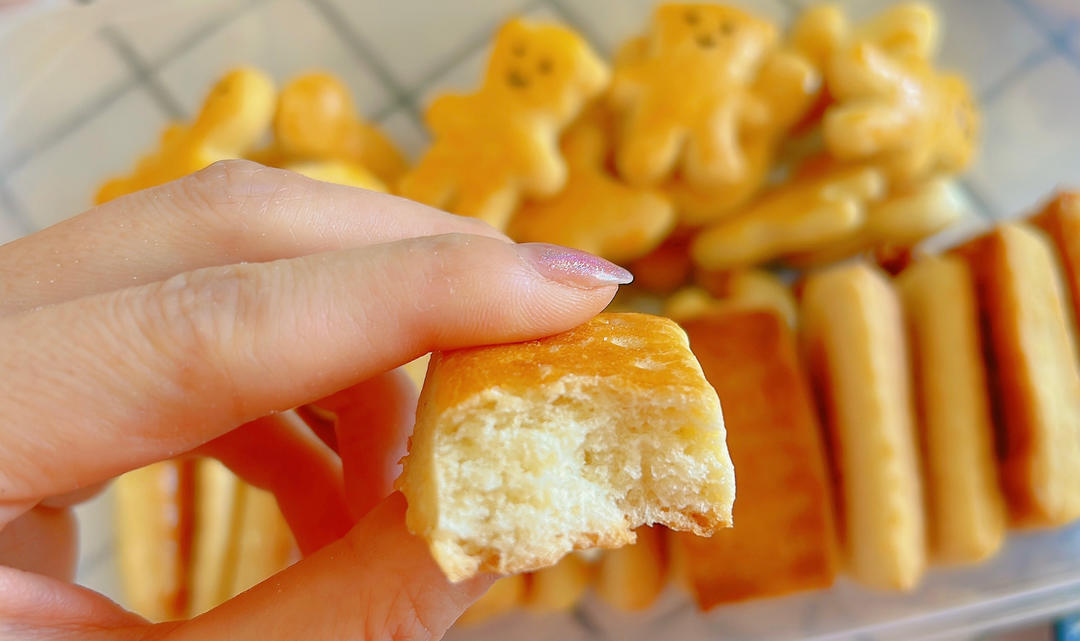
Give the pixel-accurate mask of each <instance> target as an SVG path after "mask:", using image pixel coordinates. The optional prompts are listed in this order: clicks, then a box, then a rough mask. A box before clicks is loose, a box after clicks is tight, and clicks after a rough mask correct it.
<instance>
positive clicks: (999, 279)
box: [957, 223, 1080, 527]
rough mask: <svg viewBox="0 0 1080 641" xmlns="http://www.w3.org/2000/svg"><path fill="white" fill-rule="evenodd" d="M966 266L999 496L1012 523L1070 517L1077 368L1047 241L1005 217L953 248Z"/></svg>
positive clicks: (1077, 511) (1075, 490)
mask: <svg viewBox="0 0 1080 641" xmlns="http://www.w3.org/2000/svg"><path fill="white" fill-rule="evenodd" d="M957 252H958V253H959V255H961V256H963V257H964V258H965V259H966V260H967V262H968V264H969V265H970V267H971V271H972V273H973V274H974V277H975V283H976V287H977V292H978V299H979V312H980V317H981V320H982V325H983V327H984V328H985V329H986V333H985V339H984V340H985V343H986V350H985V351H986V354H987V356H988V358H989V371H990V382H991V390H992V391H991V398H993V399H994V403H995V408H994V409H995V412H996V413H997V424H998V429H999V430H1000V431H1001V436H1000V437H999V442H998V458H999V463H1000V466H1001V467H1000V472H1001V479H1002V483H1003V488H1004V491H1005V498H1006V501H1007V502H1008V504H1009V511H1010V516H1011V518H1012V521H1013V523H1014V524H1015V525H1019V526H1028V527H1046V526H1056V525H1063V524H1065V523H1069V522H1070V521H1072V520H1074V519H1076V518H1078V517H1080V365H1078V362H1077V358H1078V357H1077V343H1076V336H1075V333H1074V330H1073V328H1072V325H1071V324H1070V322H1069V310H1068V307H1067V302H1066V296H1067V293H1066V286H1065V282H1064V279H1063V277H1062V274H1061V267H1060V264H1059V263H1058V261H1057V258H1056V256H1054V251H1053V247H1052V245H1051V244H1050V241H1049V239H1047V238H1046V237H1045V236H1044V235H1043V233H1042V232H1041V231H1039V230H1037V229H1036V228H1034V227H1031V226H1029V225H1027V224H1024V223H1006V224H1002V225H999V226H998V227H997V228H996V229H994V231H992V232H990V233H989V234H986V235H984V236H981V237H979V238H976V239H975V240H972V241H969V242H968V243H965V244H964V245H962V246H961V247H959V248H957Z"/></svg>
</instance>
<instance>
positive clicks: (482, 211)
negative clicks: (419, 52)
mask: <svg viewBox="0 0 1080 641" xmlns="http://www.w3.org/2000/svg"><path fill="white" fill-rule="evenodd" d="M607 82H608V71H607V68H606V67H605V65H604V63H603V62H602V61H601V60H600V58H599V57H597V55H596V54H595V53H594V52H593V51H592V50H591V49H590V48H589V45H588V44H587V43H586V42H585V40H584V39H582V38H581V37H580V36H579V35H578V34H576V33H574V32H573V31H571V30H569V29H567V28H566V27H562V26H559V25H554V24H537V23H530V22H526V21H523V20H516V19H515V20H511V21H509V22H508V23H506V24H505V25H504V26H503V27H502V28H501V29H500V30H499V33H498V34H497V35H496V37H495V43H494V49H493V51H492V54H491V59H490V61H489V62H488V68H487V72H486V75H485V77H484V81H483V85H482V86H481V87H480V89H479V90H477V91H476V92H475V93H472V94H468V95H460V94H451V95H445V96H441V97H439V98H438V99H436V100H435V101H434V102H433V103H432V104H431V106H430V107H429V108H428V110H427V113H426V114H425V115H426V121H427V125H428V128H429V129H430V130H431V134H432V138H433V141H432V144H431V147H430V148H429V149H428V150H427V152H426V153H425V154H424V156H423V157H422V158H421V159H420V162H419V163H418V164H417V165H416V167H415V168H414V169H413V170H412V171H411V172H409V173H407V174H406V175H405V177H404V178H403V179H402V181H401V183H400V189H399V191H400V193H401V194H402V195H403V196H405V197H406V198H411V199H413V200H417V201H420V202H422V203H426V204H428V205H432V206H435V207H439V208H443V209H447V210H449V211H452V212H454V213H457V214H461V215H466V216H475V217H477V218H481V219H483V220H485V221H487V222H488V223H490V224H492V225H493V226H495V227H497V228H504V227H505V226H506V223H507V222H508V220H509V218H510V216H511V214H512V213H513V212H514V210H515V209H517V206H518V204H519V202H520V201H521V199H522V198H523V197H528V198H544V197H550V196H554V195H555V194H557V193H558V192H559V190H561V189H562V188H563V186H564V185H565V184H566V174H567V171H566V166H565V164H564V163H563V160H562V157H561V156H560V154H559V147H558V142H559V134H560V133H561V132H562V130H563V129H564V128H565V127H566V126H567V125H568V124H569V123H570V122H571V121H572V120H573V119H574V118H575V117H576V116H577V115H578V114H579V113H580V112H581V109H582V107H583V106H584V105H585V103H586V102H587V101H588V100H590V99H592V98H593V97H595V96H596V95H598V94H599V93H600V92H601V91H602V90H603V89H604V87H605V86H606V85H607Z"/></svg>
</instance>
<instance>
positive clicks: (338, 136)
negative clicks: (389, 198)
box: [273, 71, 406, 185]
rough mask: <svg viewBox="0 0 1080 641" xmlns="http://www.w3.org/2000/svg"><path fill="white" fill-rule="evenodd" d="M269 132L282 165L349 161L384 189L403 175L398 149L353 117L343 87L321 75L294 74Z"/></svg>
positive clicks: (359, 119)
mask: <svg viewBox="0 0 1080 641" xmlns="http://www.w3.org/2000/svg"><path fill="white" fill-rule="evenodd" d="M273 130H274V145H273V147H274V151H275V152H276V153H278V154H280V155H281V156H282V157H283V158H284V159H287V160H286V161H285V162H305V161H312V160H327V159H336V160H343V161H348V162H349V163H352V164H354V165H359V166H360V167H363V168H365V169H367V170H368V171H370V172H371V173H373V174H374V175H375V176H376V177H377V178H378V179H379V180H380V181H381V182H382V183H385V184H388V185H392V184H395V183H396V182H397V181H398V180H399V179H400V178H401V176H402V174H404V173H405V169H406V162H405V157H404V156H403V155H402V153H401V151H399V150H398V148H397V147H396V146H395V145H394V143H393V142H391V141H390V139H389V138H387V137H386V135H385V134H383V133H382V132H381V131H379V130H378V129H376V128H375V127H374V126H373V125H371V124H369V123H368V122H365V121H364V120H362V119H361V118H359V117H358V116H357V110H356V105H355V104H354V103H353V100H352V96H351V95H350V94H349V89H348V87H346V86H345V84H344V83H342V82H341V80H339V79H338V78H336V77H335V76H333V75H331V74H329V73H326V72H320V71H316V72H311V73H306V74H304V75H302V76H298V77H296V78H294V79H293V80H291V81H290V82H289V83H288V84H286V85H285V86H284V87H283V88H282V89H281V93H280V94H279V95H278V101H277V109H276V111H275V112H274V123H273Z"/></svg>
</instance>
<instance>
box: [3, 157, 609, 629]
mask: <svg viewBox="0 0 1080 641" xmlns="http://www.w3.org/2000/svg"><path fill="white" fill-rule="evenodd" d="M567 252H569V250H566V251H565V252H560V251H558V250H553V249H551V248H550V247H547V246H533V245H515V244H513V243H511V242H510V241H509V240H508V239H507V238H506V237H504V236H502V235H501V234H499V233H498V232H496V231H494V230H492V229H491V228H489V227H487V226H486V225H484V224H482V223H480V222H478V221H476V220H473V219H467V218H459V217H456V216H451V215H449V214H445V213H442V212H438V211H435V210H432V209H429V208H426V207H423V206H421V205H417V204H415V203H411V202H408V201H405V200H402V199H399V198H395V197H392V196H385V195H381V194H375V193H369V192H365V191H361V190H356V189H351V188H347V187H339V186H334V185H328V184H324V183H318V182H314V181H311V180H307V179H304V178H302V177H299V176H297V175H294V174H290V173H288V172H283V171H279V170H275V169H269V168H265V167H262V166H259V165H255V164H252V163H248V162H243V161H228V162H223V163H218V164H215V165H213V166H211V167H209V168H207V169H205V170H203V171H201V172H199V173H197V174H195V175H192V176H189V177H187V178H183V179H181V180H179V181H176V182H174V183H170V184H167V185H164V186H162V187H158V188H155V189H151V190H147V191H145V192H140V193H136V194H132V195H130V196H127V197H124V198H120V199H118V200H115V201H112V202H110V203H107V204H105V205H102V206H100V207H97V208H95V209H93V210H90V211H89V212H87V213H85V214H83V215H81V216H78V217H76V218H73V219H71V220H68V221H66V222H63V223H61V224H59V225H56V226H55V227H52V228H49V229H46V230H45V231H42V232H40V233H38V234H35V235H33V236H30V237H27V238H23V239H20V240H17V241H15V242H12V243H10V244H8V245H4V246H2V247H0V389H2V390H3V395H2V396H0V563H2V564H3V565H4V566H6V567H0V637H5V638H6V637H7V636H8V635H16V636H18V637H19V638H22V639H53V638H56V637H57V636H62V637H63V638H85V639H95V640H97V639H125V640H127V639H145V638H154V639H161V638H167V639H181V638H192V639H217V638H220V639H226V638H227V639H241V640H242V639H257V640H259V641H266V640H268V639H274V638H283V639H286V638H287V639H294V638H309V639H339V638H340V639H344V638H349V639H356V638H365V639H384V638H385V639H389V638H394V639H397V638H409V639H435V638H439V637H440V636H441V635H442V634H443V632H445V630H446V629H447V628H448V627H449V626H450V625H451V624H452V623H453V621H454V620H455V619H456V618H457V616H458V615H460V613H461V612H462V611H463V610H464V609H465V607H467V606H468V604H469V603H470V602H472V601H473V600H474V599H476V598H477V597H478V596H479V595H480V594H481V593H482V592H483V591H484V590H485V589H486V587H487V586H488V585H489V583H490V581H491V579H490V578H489V577H481V578H478V579H474V580H472V581H466V582H463V583H461V584H456V585H451V584H450V583H448V582H447V581H446V579H445V578H444V577H443V575H442V573H441V572H440V570H439V569H438V567H437V566H436V565H435V564H434V562H433V561H432V560H431V557H430V555H429V554H428V551H427V548H426V546H425V545H424V544H423V543H422V542H421V541H419V540H417V539H415V538H413V537H412V536H410V535H409V534H408V533H407V532H406V530H405V527H404V510H405V505H404V500H403V499H402V498H401V496H400V495H398V494H393V493H392V489H391V483H392V481H393V478H394V476H396V474H397V471H398V465H397V460H398V459H399V458H400V456H401V455H402V454H403V452H404V448H405V439H406V437H407V435H408V433H409V431H410V430H411V428H412V420H411V416H412V412H413V411H414V408H415V394H416V391H415V389H413V387H412V385H411V384H410V383H409V382H408V381H407V380H406V379H404V378H403V377H401V376H399V375H397V373H396V372H394V371H391V370H392V368H394V367H396V366H398V365H401V364H403V363H405V362H408V361H409V360H411V359H413V358H415V357H417V356H419V355H421V354H424V353H426V352H428V351H431V350H442V349H450V348H456V347H464V346H469V345H480V344H489V343H496V342H505V341H515V340H526V339H531V338H537V337H541V336H544V335H547V334H552V333H555V332H559V331H562V330H566V329H569V328H571V327H573V326H575V325H577V324H580V323H582V322H584V321H586V320H588V319H589V318H590V317H592V316H593V315H595V314H596V313H598V312H600V311H601V310H602V309H603V308H604V306H605V305H606V304H607V303H608V302H609V300H610V299H611V297H612V296H613V295H614V293H615V285H616V284H617V283H618V282H624V280H625V279H624V276H627V274H626V273H625V272H623V271H622V270H619V268H617V267H615V266H614V265H611V264H609V263H606V262H604V261H600V260H599V259H595V258H593V257H589V256H586V255H580V254H579V255H575V254H573V253H567ZM388 371H389V373H386V372H388ZM309 403H314V404H316V405H319V406H321V407H324V408H325V409H327V410H329V411H332V412H334V413H336V414H337V416H338V418H339V420H338V421H337V423H336V438H335V439H333V440H336V450H337V451H336V452H335V451H334V450H332V449H330V448H328V447H324V446H322V444H321V442H319V441H318V440H317V439H313V438H310V436H311V435H310V434H304V433H300V431H299V430H303V429H304V428H297V427H295V425H294V424H292V423H288V422H286V421H279V420H278V419H276V418H275V417H274V413H275V412H278V411H280V410H286V409H289V408H292V407H296V406H299V405H302V404H309ZM237 426H240V427H237ZM187 452H197V453H200V454H206V455H212V456H216V457H218V458H219V459H221V460H222V461H223V462H224V463H225V464H226V465H229V466H230V467H232V468H233V470H234V471H236V472H237V473H238V474H240V475H241V476H242V477H244V478H245V479H246V480H247V481H248V482H250V483H252V484H254V485H257V486H260V487H264V488H267V489H269V490H271V491H272V492H274V493H275V495H276V496H277V499H278V502H279V504H280V505H281V508H282V511H283V513H284V514H285V517H286V519H287V520H288V522H289V524H290V526H291V527H292V529H293V531H294V534H295V535H296V538H297V541H298V543H299V545H300V547H301V550H302V551H303V553H304V554H305V558H304V559H303V560H301V561H300V562H299V563H297V564H295V565H294V566H292V567H291V568H289V569H288V570H285V571H284V572H281V573H280V574H278V575H276V576H274V577H272V578H270V579H268V580H267V581H266V582H264V583H262V584H260V585H258V586H256V587H255V588H253V589H251V590H250V591H248V592H246V593H244V594H242V595H240V596H238V597H236V598H234V599H232V600H230V601H229V602H227V603H225V604H224V605H222V606H221V607H219V608H217V609H215V610H212V611H211V612H209V613H207V614H205V615H203V616H200V617H197V618H195V619H193V620H190V621H181V622H172V623H165V624H159V625H156V626H154V625H151V624H149V623H147V622H146V621H145V620H143V619H141V618H139V617H137V616H135V615H133V614H131V613H129V612H126V611H124V610H123V609H121V608H120V607H119V606H117V605H116V604H114V603H113V602H111V601H109V600H108V599H107V598H105V597H104V596H102V595H100V594H96V593H93V592H91V591H89V590H86V589H84V588H80V587H77V586H74V585H72V584H70V583H68V581H69V580H70V578H71V575H72V572H73V566H74V560H75V551H74V540H75V539H74V534H73V522H72V518H71V515H70V511H69V506H70V505H72V504H73V503H74V502H77V501H78V500H81V499H84V498H85V497H86V496H87V495H88V494H89V493H92V491H93V488H96V487H99V486H100V484H102V483H104V482H106V481H107V480H108V479H111V478H113V477H115V476H117V475H118V474H121V473H123V472H125V471H127V470H131V469H134V468H136V467H140V466H142V465H145V464H148V463H150V462H153V461H157V460H162V459H166V458H169V457H173V456H176V455H179V454H182V453H187Z"/></svg>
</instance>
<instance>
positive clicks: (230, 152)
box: [95, 67, 275, 203]
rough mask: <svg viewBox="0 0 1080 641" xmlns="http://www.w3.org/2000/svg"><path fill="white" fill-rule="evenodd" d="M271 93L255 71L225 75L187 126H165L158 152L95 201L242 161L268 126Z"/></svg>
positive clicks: (269, 82) (109, 184)
mask: <svg viewBox="0 0 1080 641" xmlns="http://www.w3.org/2000/svg"><path fill="white" fill-rule="evenodd" d="M274 93H275V92H274V83H273V81H272V80H271V79H270V77H269V76H267V75H266V74H264V73H263V72H261V71H259V70H257V69H252V68H248V67H241V68H237V69H233V70H232V71H230V72H228V73H226V74H225V75H224V76H222V78H221V79H220V80H218V82H217V83H216V84H215V85H214V87H213V88H212V89H211V90H210V93H209V94H208V95H207V96H206V100H205V101H204V103H203V106H202V109H201V110H200V111H199V114H198V115H197V116H196V117H195V119H194V120H193V121H192V122H191V124H190V125H183V124H177V123H174V124H171V125H169V126H167V127H166V128H165V130H164V131H163V132H162V135H161V138H160V142H159V146H158V149H157V150H155V151H154V152H152V153H151V154H149V155H147V156H144V157H143V158H141V159H139V161H138V162H137V163H136V166H135V170H134V171H133V172H132V173H131V174H129V175H127V176H121V177H117V178H113V179H111V180H109V181H107V182H106V183H105V184H104V185H102V186H101V188H100V189H99V190H98V193H97V195H96V197H95V201H96V202H98V203H102V202H105V201H107V200H111V199H113V198H116V197H118V196H122V195H124V194H127V193H130V192H133V191H138V190H140V189H145V188H147V187H152V186H154V185H159V184H161V183H165V182H168V181H170V180H174V179H176V178H179V177H181V176H185V175H187V174H190V173H192V172H194V171H198V170H199V169H202V168H203V167H206V166H207V165H210V164H212V163H214V162H216V161H218V160H224V159H227V158H240V157H242V156H243V155H244V154H245V153H246V152H248V151H249V150H250V149H251V147H252V146H253V145H254V144H255V143H256V142H258V140H259V138H260V137H261V136H262V135H263V133H264V132H265V131H266V129H267V126H268V125H269V124H270V119H271V117H272V116H273V113H274Z"/></svg>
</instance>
